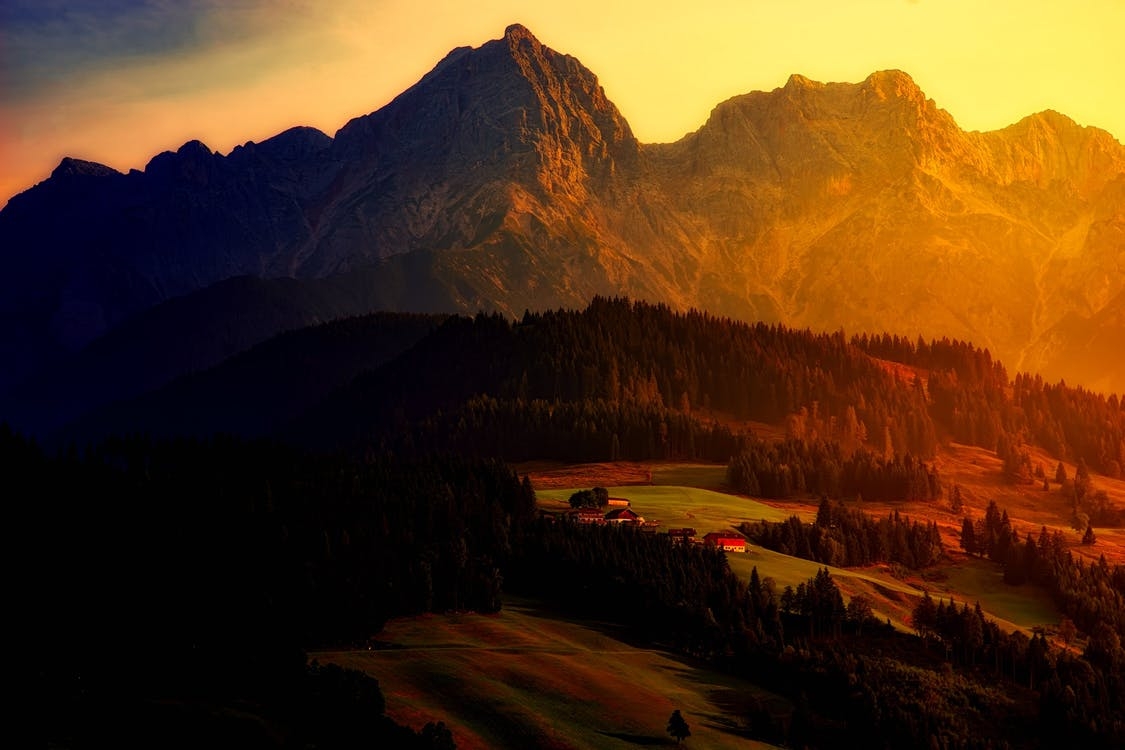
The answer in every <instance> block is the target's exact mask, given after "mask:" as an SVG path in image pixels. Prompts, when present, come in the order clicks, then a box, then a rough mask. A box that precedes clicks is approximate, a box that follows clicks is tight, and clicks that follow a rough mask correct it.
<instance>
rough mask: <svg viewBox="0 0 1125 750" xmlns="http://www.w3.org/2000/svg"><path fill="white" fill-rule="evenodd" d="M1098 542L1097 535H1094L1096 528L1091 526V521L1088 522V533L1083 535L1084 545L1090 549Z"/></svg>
mask: <svg viewBox="0 0 1125 750" xmlns="http://www.w3.org/2000/svg"><path fill="white" fill-rule="evenodd" d="M1097 541H1098V537H1097V535H1096V534H1094V527H1093V526H1091V525H1090V522H1089V521H1087V522H1086V533H1085V534H1083V535H1082V543H1083V544H1085V545H1086V546H1087V547H1088V546H1090V545H1091V544H1095V543H1096V542H1097Z"/></svg>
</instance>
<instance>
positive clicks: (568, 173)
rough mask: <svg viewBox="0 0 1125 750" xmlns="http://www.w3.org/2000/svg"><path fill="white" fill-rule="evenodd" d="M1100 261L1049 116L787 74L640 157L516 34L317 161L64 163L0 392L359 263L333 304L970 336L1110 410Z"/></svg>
mask: <svg viewBox="0 0 1125 750" xmlns="http://www.w3.org/2000/svg"><path fill="white" fill-rule="evenodd" d="M1123 248H1125V149H1123V147H1122V146H1121V144H1119V143H1117V142H1116V141H1115V140H1114V139H1113V138H1112V137H1110V136H1109V135H1108V134H1106V133H1104V132H1102V131H1098V130H1095V129H1092V128H1081V127H1079V126H1077V125H1076V124H1075V123H1073V122H1072V121H1070V120H1069V119H1067V118H1065V117H1063V116H1062V115H1058V114H1056V113H1053V112H1044V113H1041V114H1038V115H1032V116H1030V117H1028V118H1026V119H1024V120H1023V121H1021V122H1019V123H1017V124H1015V125H1013V126H1011V127H1009V128H1006V129H1004V130H1000V131H996V132H992V133H973V132H965V131H962V130H961V129H960V128H959V127H958V126H957V125H956V123H955V122H954V120H953V119H952V118H951V117H950V116H949V115H948V114H947V113H945V112H943V111H942V110H940V109H938V108H937V106H936V105H935V104H934V102H933V101H931V100H929V99H927V98H926V96H925V95H924V94H923V93H922V92H921V91H920V90H919V89H918V87H917V86H916V85H915V84H914V82H913V81H912V80H911V79H910V77H909V76H908V75H906V74H905V73H902V72H899V71H885V72H880V73H875V74H873V75H872V76H870V77H869V78H868V79H867V80H865V81H863V82H861V83H858V84H839V83H829V84H822V83H817V82H814V81H810V80H808V79H806V78H803V77H801V76H797V75H795V76H793V77H791V78H790V80H789V81H788V82H787V83H786V85H785V86H784V87H782V88H779V89H777V90H775V91H772V92H755V93H751V94H747V95H744V96H739V97H735V98H733V99H731V100H729V101H727V102H723V103H722V104H720V105H718V106H717V107H716V108H715V110H714V112H713V113H712V115H711V117H710V119H709V120H708V122H707V123H706V124H705V125H704V126H703V127H701V128H700V129H699V130H698V131H697V132H695V133H693V134H690V135H688V136H686V137H685V138H684V139H682V140H681V141H679V142H677V143H674V144H661V145H651V146H642V145H640V144H638V143H637V141H636V139H635V138H634V137H633V135H632V133H631V131H630V129H629V126H628V124H627V123H626V122H625V120H624V119H623V118H622V117H621V115H620V113H619V112H618V111H617V109H616V108H615V107H614V105H613V104H612V103H611V102H610V101H609V100H608V99H607V98H606V97H605V94H604V92H603V91H602V89H601V87H600V86H599V85H598V82H597V79H596V77H595V76H594V74H593V73H591V72H590V71H589V70H587V69H586V68H584V67H583V66H582V65H581V64H580V63H579V62H578V61H577V60H575V59H574V58H572V57H569V56H566V55H562V54H559V53H557V52H554V51H552V50H550V49H548V48H546V47H544V46H543V45H541V44H540V43H539V42H538V41H537V40H536V39H535V38H534V37H533V36H532V35H531V34H530V32H528V31H527V29H525V28H523V27H521V26H512V27H509V28H508V29H507V30H506V32H505V34H504V36H503V37H502V38H501V39H498V40H494V41H490V42H487V43H486V44H484V45H482V46H481V47H479V48H477V49H470V48H459V49H455V50H453V51H452V52H450V53H449V55H447V56H446V58H445V59H444V60H442V61H441V62H440V63H439V64H438V65H437V66H436V67H435V68H434V69H433V70H432V71H431V72H430V73H429V74H427V75H426V76H425V77H424V78H423V79H422V80H421V81H419V83H418V84H417V85H415V86H414V87H412V88H411V89H409V90H407V91H406V92H404V93H403V94H401V95H400V96H399V97H398V98H396V99H395V100H394V101H392V102H391V103H390V104H388V105H387V106H385V107H383V108H382V109H380V110H378V111H377V112H374V113H372V114H370V115H366V116H364V117H359V118H356V119H355V120H352V121H351V122H349V123H348V124H347V125H345V126H344V127H343V128H342V129H341V130H340V131H339V132H338V133H337V134H336V136H335V138H329V137H328V136H326V135H324V134H323V133H320V132H318V131H314V130H311V129H308V128H298V129H294V130H291V131H287V132H286V133H283V134H281V135H279V136H276V137H275V138H273V139H270V140H269V141H266V142H264V143H260V144H253V143H250V144H247V145H246V146H243V147H239V148H237V149H235V150H234V151H233V152H232V153H231V154H230V155H228V156H226V157H223V156H220V155H218V154H214V153H212V152H211V151H210V149H208V148H207V147H205V146H204V145H203V144H199V143H197V142H193V143H189V144H186V145H185V146H184V147H183V148H181V149H180V150H179V151H178V152H176V153H165V154H161V155H160V156H157V157H156V158H154V159H153V160H152V162H150V164H149V165H148V166H147V167H146V169H145V170H144V172H132V173H130V174H128V175H122V174H119V173H117V172H114V171H113V170H110V169H108V168H106V167H102V166H100V165H96V164H91V163H88V162H79V161H76V160H64V162H63V164H61V165H60V166H59V168H58V169H57V170H56V171H55V173H54V174H53V175H52V177H51V179H49V180H47V181H45V182H44V183H42V184H40V185H38V186H36V187H35V188H33V189H32V190H30V191H28V192H27V193H24V194H23V195H20V196H17V197H16V198H14V199H13V200H12V201H11V202H10V204H9V205H8V207H7V208H6V209H5V210H4V211H3V212H0V253H2V254H3V256H4V263H5V264H6V266H7V268H8V269H10V272H9V273H8V274H7V275H6V276H5V277H4V279H3V280H0V356H2V357H4V358H5V359H6V361H8V362H11V363H15V364H13V365H10V366H9V368H8V370H7V372H5V373H4V377H3V382H7V383H10V382H14V381H15V380H17V379H18V377H19V376H20V375H26V374H27V373H29V372H30V371H31V369H32V368H33V367H34V365H36V364H37V363H41V362H43V361H44V360H49V359H51V358H52V357H58V356H61V353H62V352H64V351H67V350H74V349H75V348H77V347H79V346H81V345H83V344H85V343H86V342H88V341H91V340H92V339H94V338H95V337H97V336H98V335H100V334H101V333H103V332H104V331H106V330H109V329H111V328H112V327H114V326H115V325H117V324H118V323H119V322H120V321H121V320H122V319H123V318H125V317H126V316H128V315H130V314H132V313H136V312H138V311H143V310H145V309H147V308H149V307H151V306H152V305H154V304H156V303H157V302H160V301H161V300H165V299H168V298H169V297H172V296H176V295H180V294H186V293H189V292H191V291H192V290H195V289H200V288H202V287H205V286H207V285H209V284H212V283H214V282H216V281H219V280H221V279H225V278H229V277H231V276H235V275H239V274H250V275H255V276H262V277H284V276H289V277H294V278H298V279H311V278H321V277H328V276H332V275H338V274H357V273H361V269H371V268H374V269H375V271H374V274H375V275H374V276H371V275H370V274H371V273H372V272H371V271H369V270H362V273H363V274H368V275H365V276H363V277H362V279H363V280H362V282H357V283H353V284H351V285H350V286H349V287H348V288H349V289H359V288H362V285H364V284H370V283H372V282H371V279H372V278H377V279H378V280H379V281H378V282H376V283H378V284H379V289H378V290H377V292H376V291H374V290H373V293H372V294H371V298H372V300H373V302H372V304H373V305H374V304H376V301H378V302H379V303H380V304H384V305H385V304H386V303H387V300H396V303H395V304H396V305H397V306H399V307H401V308H403V309H416V310H431V309H441V310H449V309H461V310H465V311H470V312H473V311H476V310H478V309H482V308H484V309H498V310H502V311H505V312H508V313H512V314H519V313H521V312H522V311H523V310H524V309H525V308H532V309H535V308H545V307H556V306H582V305H585V304H586V303H587V301H588V300H589V298H590V297H591V296H592V295H594V294H628V295H631V296H635V297H640V298H645V299H649V300H654V301H663V302H667V303H669V304H671V305H673V306H675V307H686V306H689V305H692V306H697V307H701V308H704V309H707V310H710V311H712V312H715V313H719V314H726V315H732V316H736V317H743V318H756V319H765V320H775V321H782V322H785V323H789V324H793V325H800V326H811V327H815V328H821V329H825V328H826V329H836V328H840V327H843V328H846V329H847V330H849V331H861V330H867V331H883V330H890V331H894V332H898V333H904V334H909V335H916V334H923V335H926V336H943V335H944V336H950V337H957V338H964V339H971V340H973V341H975V342H977V343H978V344H980V345H984V346H988V347H990V348H991V349H992V350H993V352H994V353H995V354H997V355H999V356H1000V357H1002V358H1003V359H1004V360H1005V361H1006V362H1007V364H1008V365H1009V366H1010V367H1034V368H1037V369H1040V370H1042V371H1044V372H1046V373H1050V374H1052V375H1065V376H1066V377H1068V378H1069V379H1070V380H1075V379H1079V380H1082V379H1083V378H1085V379H1086V380H1087V381H1088V382H1091V383H1097V384H1098V385H1099V386H1102V387H1112V388H1117V389H1122V390H1125V376H1121V375H1114V374H1112V372H1111V373H1110V374H1109V375H1106V374H1105V373H1104V372H1102V374H1101V375H1098V374H1097V373H1093V372H1087V370H1089V369H1090V368H1095V369H1097V368H1100V369H1101V370H1105V369H1106V368H1107V367H1110V366H1111V365H1110V364H1106V365H1105V366H1101V365H1098V364H1097V363H1098V362H1102V361H1104V362H1107V363H1108V360H1102V359H1100V358H1099V357H1098V356H1097V352H1098V350H1099V348H1100V347H1101V346H1103V345H1104V342H1105V341H1106V340H1107V339H1106V338H1105V337H1104V336H1100V335H1091V336H1087V337H1081V336H1080V335H1079V334H1078V333H1076V332H1081V331H1083V330H1084V326H1094V327H1106V328H1113V326H1114V325H1118V324H1119V322H1120V320H1121V319H1122V317H1123V316H1122V313H1121V312H1120V311H1121V309H1122V308H1123V306H1125V288H1123V286H1125V257H1123V252H1125V251H1123ZM357 278H359V277H357ZM1114 321H1117V323H1115V322H1114ZM1114 330H1116V329H1114ZM1076 336H1078V337H1079V338H1081V341H1076V340H1075V337H1076ZM1068 363H1074V364H1076V365H1077V363H1081V367H1082V368H1083V369H1082V373H1081V374H1082V377H1077V378H1076V376H1077V375H1078V374H1079V373H1078V371H1077V370H1075V369H1074V368H1070V367H1069V365H1068ZM2 384H3V383H2V382H0V385H2Z"/></svg>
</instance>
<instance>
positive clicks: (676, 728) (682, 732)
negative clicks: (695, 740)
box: [668, 708, 691, 745]
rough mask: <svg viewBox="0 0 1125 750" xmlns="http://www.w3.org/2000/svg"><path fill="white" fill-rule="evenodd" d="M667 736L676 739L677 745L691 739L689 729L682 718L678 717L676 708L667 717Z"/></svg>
mask: <svg viewBox="0 0 1125 750" xmlns="http://www.w3.org/2000/svg"><path fill="white" fill-rule="evenodd" d="M668 734H670V735H672V736H673V737H675V738H676V744H677V745H678V744H680V743H681V742H683V741H684V740H685V739H686V738H688V737H691V729H690V728H689V727H688V723H687V722H686V721H684V717H683V716H681V715H680V709H678V708H677V709H676V710H675V711H673V712H672V715H671V716H669V717H668Z"/></svg>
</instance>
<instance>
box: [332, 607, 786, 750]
mask: <svg viewBox="0 0 1125 750" xmlns="http://www.w3.org/2000/svg"><path fill="white" fill-rule="evenodd" d="M381 637H382V638H383V641H382V642H381V644H380V646H381V647H380V648H376V649H374V650H369V651H347V652H322V653H318V654H313V655H312V656H313V657H314V658H317V659H319V660H320V661H322V662H332V663H335V664H339V665H341V666H344V667H350V668H353V669H360V670H363V671H365V672H368V673H369V674H371V675H372V676H373V677H375V678H377V679H378V680H379V682H380V685H381V686H382V689H383V692H384V694H385V695H386V698H387V713H388V714H389V715H390V716H391V717H392V718H394V719H395V720H396V721H399V722H402V723H405V724H410V725H411V726H414V727H415V728H419V727H421V726H422V725H423V724H424V723H425V722H427V721H431V720H442V721H444V722H445V723H446V724H447V725H448V726H449V727H450V729H451V731H452V732H453V736H454V739H455V740H456V742H457V747H458V748H461V750H471V749H473V748H525V747H540V748H558V749H559V750H562V749H564V748H565V749H569V748H575V749H579V748H591V749H593V748H607V749H609V748H632V747H637V746H671V745H675V741H674V740H673V739H672V738H671V737H670V736H669V735H667V734H666V733H665V726H666V724H667V720H668V716H669V715H670V714H671V713H672V711H673V710H674V709H680V711H681V712H683V714H684V717H685V718H686V719H687V721H688V723H689V724H690V726H691V732H692V736H691V739H690V740H689V743H690V744H691V746H693V747H708V748H719V749H720V750H721V749H722V748H736V747H737V748H768V747H771V746H770V745H766V744H764V743H760V742H755V741H751V740H748V739H746V737H745V735H744V733H743V731H742V729H743V723H742V722H743V721H744V717H746V716H748V715H749V714H750V711H751V709H752V708H754V707H756V706H764V707H766V708H767V709H768V710H770V711H771V712H773V713H774V714H775V715H777V716H785V715H788V714H789V713H790V712H791V711H792V706H791V705H790V704H789V703H788V702H787V701H786V700H785V699H783V698H781V697H779V696H777V695H774V694H772V693H769V692H767V691H764V690H762V689H761V688H758V687H756V686H755V685H753V684H751V683H748V682H746V681H744V680H739V679H735V678H732V677H729V676H727V675H722V674H719V673H717V672H713V671H711V670H708V669H705V668H702V667H700V666H698V665H696V664H694V663H691V662H689V661H687V660H684V659H682V658H680V657H677V656H674V655H672V654H669V653H666V652H664V651H659V650H651V649H641V648H636V647H633V646H631V645H629V644H627V643H625V642H623V641H621V640H619V639H617V638H616V637H614V636H613V635H612V631H611V630H608V629H605V628H601V627H596V626H594V625H591V624H583V623H579V622H572V621H568V620H564V619H561V618H559V617H556V616H554V615H552V614H550V613H547V612H545V611H543V610H541V609H539V608H537V607H536V606H535V605H534V604H533V603H531V602H526V601H516V602H512V601H506V602H505V606H504V611H502V612H500V613H499V614H495V615H479V614H453V615H440V616H438V615H426V616H421V617H413V618H403V619H399V620H393V621H391V622H390V623H388V625H387V627H386V629H385V630H384V632H383V633H382V635H381Z"/></svg>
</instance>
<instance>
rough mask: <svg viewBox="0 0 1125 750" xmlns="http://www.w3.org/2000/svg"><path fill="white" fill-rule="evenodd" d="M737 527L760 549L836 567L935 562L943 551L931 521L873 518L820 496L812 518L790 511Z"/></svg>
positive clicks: (893, 516)
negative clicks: (807, 519)
mask: <svg viewBox="0 0 1125 750" xmlns="http://www.w3.org/2000/svg"><path fill="white" fill-rule="evenodd" d="M739 530H740V531H742V533H743V534H745V535H746V536H747V537H749V539H750V540H751V541H753V542H754V543H755V544H759V545H761V546H763V547H765V548H766V549H771V550H774V551H776V552H781V553H782V554H785V555H792V556H794V557H800V558H802V559H805V560H813V561H815V562H818V563H822V564H824V565H833V566H837V567H855V566H863V565H872V564H874V563H880V562H887V563H898V564H900V565H905V566H906V567H908V568H914V569H920V568H925V567H928V566H930V565H933V564H935V563H937V562H939V561H940V560H941V558H942V555H943V552H944V550H943V547H942V541H941V533H940V532H939V531H938V527H937V524H936V523H935V522H933V521H931V522H929V523H921V522H918V521H911V520H910V519H909V518H907V517H906V516H902V515H900V514H899V512H898V511H897V510H896V511H892V512H891V513H889V514H887V515H886V516H885V517H883V518H879V519H874V518H872V517H871V516H869V515H867V514H866V513H864V512H863V511H862V510H859V509H858V508H849V507H848V506H846V505H844V504H843V503H841V502H833V501H831V500H829V499H828V498H824V499H823V500H821V503H820V507H819V508H818V509H817V514H816V520H815V521H814V522H813V523H803V522H802V521H801V519H800V518H798V517H797V516H790V517H789V518H788V520H785V521H776V522H771V521H745V522H743V523H742V524H741V525H740V526H739Z"/></svg>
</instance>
